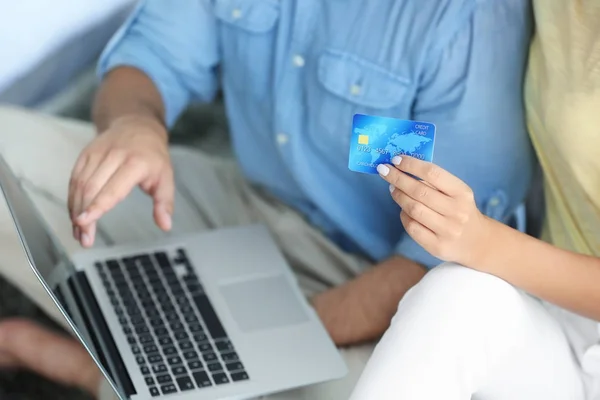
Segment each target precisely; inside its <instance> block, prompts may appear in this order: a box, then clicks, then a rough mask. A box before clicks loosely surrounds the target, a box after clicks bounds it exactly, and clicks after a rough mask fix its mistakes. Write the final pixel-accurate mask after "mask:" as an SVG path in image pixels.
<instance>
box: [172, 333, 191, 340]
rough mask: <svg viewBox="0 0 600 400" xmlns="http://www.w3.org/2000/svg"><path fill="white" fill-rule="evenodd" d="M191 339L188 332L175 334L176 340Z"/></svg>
mask: <svg viewBox="0 0 600 400" xmlns="http://www.w3.org/2000/svg"><path fill="white" fill-rule="evenodd" d="M188 338H189V336H188V334H187V332H177V333H176V334H175V339H176V340H187V339H188Z"/></svg>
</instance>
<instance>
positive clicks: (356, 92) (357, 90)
mask: <svg viewBox="0 0 600 400" xmlns="http://www.w3.org/2000/svg"><path fill="white" fill-rule="evenodd" d="M360 90H361V87H360V86H359V85H352V86H350V94H351V95H352V96H358V95H359V94H360Z"/></svg>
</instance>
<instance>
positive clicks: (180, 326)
mask: <svg viewBox="0 0 600 400" xmlns="http://www.w3.org/2000/svg"><path fill="white" fill-rule="evenodd" d="M171 329H172V330H173V332H177V331H181V330H185V327H184V326H183V324H182V323H181V322H171Z"/></svg>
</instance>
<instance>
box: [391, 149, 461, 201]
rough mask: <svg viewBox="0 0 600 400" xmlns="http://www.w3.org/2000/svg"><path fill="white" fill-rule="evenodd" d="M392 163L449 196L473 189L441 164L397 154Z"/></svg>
mask: <svg viewBox="0 0 600 400" xmlns="http://www.w3.org/2000/svg"><path fill="white" fill-rule="evenodd" d="M396 162H399V163H396ZM392 163H393V164H394V166H395V167H396V168H398V169H399V170H400V171H403V172H407V173H409V174H411V175H414V176H416V177H418V178H421V179H422V180H423V181H424V182H425V183H428V184H430V185H431V186H433V187H434V188H436V189H437V190H439V191H440V192H443V193H445V194H447V195H448V196H455V195H459V194H463V193H468V192H470V191H471V189H470V188H469V186H468V185H467V184H466V183H464V182H463V181H462V180H460V179H458V178H457V177H456V176H454V175H452V174H451V173H450V172H448V171H446V170H445V169H443V168H442V167H440V166H439V165H436V164H433V163H430V162H427V161H423V160H419V159H416V158H414V157H409V156H401V157H399V156H396V157H394V158H393V159H392Z"/></svg>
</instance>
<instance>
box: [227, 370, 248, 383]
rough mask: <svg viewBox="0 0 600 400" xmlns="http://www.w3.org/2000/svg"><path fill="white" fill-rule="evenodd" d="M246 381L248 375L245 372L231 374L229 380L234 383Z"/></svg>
mask: <svg viewBox="0 0 600 400" xmlns="http://www.w3.org/2000/svg"><path fill="white" fill-rule="evenodd" d="M248 379H249V378H248V374H247V373H246V372H245V371H242V372H234V373H233V374H231V380H232V381H234V382H239V381H245V380H248Z"/></svg>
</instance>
